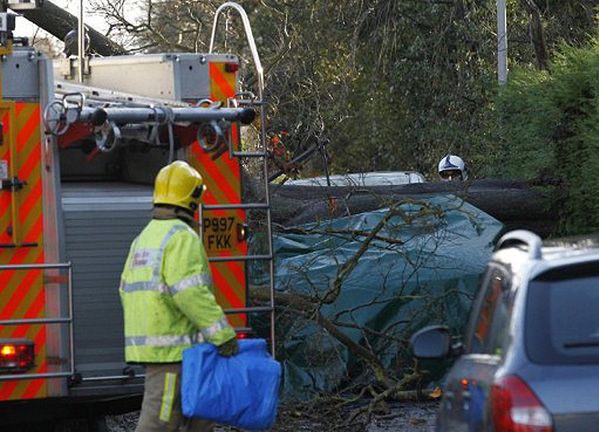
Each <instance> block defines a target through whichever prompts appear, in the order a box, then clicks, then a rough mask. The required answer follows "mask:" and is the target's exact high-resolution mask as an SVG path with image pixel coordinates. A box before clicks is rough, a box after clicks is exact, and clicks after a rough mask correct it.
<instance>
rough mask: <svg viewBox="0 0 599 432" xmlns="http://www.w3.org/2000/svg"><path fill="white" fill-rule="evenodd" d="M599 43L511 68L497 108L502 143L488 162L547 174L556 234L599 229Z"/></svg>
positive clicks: (502, 169) (528, 174)
mask: <svg viewBox="0 0 599 432" xmlns="http://www.w3.org/2000/svg"><path fill="white" fill-rule="evenodd" d="M598 93H599V42H598V41H594V42H593V43H592V44H591V45H589V46H587V47H584V48H575V47H571V46H563V47H561V49H560V50H559V53H558V54H557V55H556V56H555V57H554V59H553V61H552V65H551V71H550V72H546V71H538V70H534V69H531V68H522V69H517V70H515V71H513V72H512V73H511V75H510V81H509V84H508V85H507V86H506V87H505V88H503V89H501V90H500V92H499V95H498V98H497V104H496V112H497V114H498V118H499V122H498V126H499V136H500V137H501V146H500V147H501V148H500V151H499V152H497V155H496V158H497V160H496V161H494V163H493V166H494V169H495V170H496V171H497V174H501V175H504V176H506V177H525V178H529V179H532V178H538V177H545V178H547V177H549V178H555V179H558V180H560V181H561V183H560V185H559V187H557V188H552V189H551V194H552V202H553V204H554V205H556V207H557V208H558V209H559V212H560V216H561V217H560V225H559V229H558V231H559V232H558V233H557V234H580V233H590V232H594V231H598V230H599V109H598V108H599V102H598V100H597V94H598Z"/></svg>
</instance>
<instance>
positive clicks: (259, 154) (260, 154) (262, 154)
mask: <svg viewBox="0 0 599 432" xmlns="http://www.w3.org/2000/svg"><path fill="white" fill-rule="evenodd" d="M233 156H237V157H248V158H252V157H255V158H260V157H262V158H263V157H268V153H267V152H259V151H255V152H242V151H234V152H233Z"/></svg>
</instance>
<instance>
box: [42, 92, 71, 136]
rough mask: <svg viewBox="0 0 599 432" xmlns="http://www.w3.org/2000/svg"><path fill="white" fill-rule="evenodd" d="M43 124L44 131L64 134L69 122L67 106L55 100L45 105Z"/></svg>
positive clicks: (55, 134) (56, 134) (59, 134)
mask: <svg viewBox="0 0 599 432" xmlns="http://www.w3.org/2000/svg"><path fill="white" fill-rule="evenodd" d="M44 126H45V128H46V132H48V133H50V134H52V135H54V136H61V135H64V134H65V133H66V132H67V131H68V130H69V126H71V125H70V123H69V121H68V118H67V107H66V106H65V105H64V104H63V102H62V101H59V100H55V101H52V102H50V103H49V104H48V105H46V108H45V109H44Z"/></svg>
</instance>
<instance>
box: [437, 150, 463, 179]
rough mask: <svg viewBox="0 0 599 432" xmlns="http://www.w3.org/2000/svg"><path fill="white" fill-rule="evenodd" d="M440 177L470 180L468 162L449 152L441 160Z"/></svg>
mask: <svg viewBox="0 0 599 432" xmlns="http://www.w3.org/2000/svg"><path fill="white" fill-rule="evenodd" d="M439 177H440V179H441V181H456V180H457V181H464V180H468V172H467V170H466V164H464V161H463V160H462V158H461V157H459V156H455V155H451V154H448V155H447V156H444V157H443V159H441V160H440V161H439Z"/></svg>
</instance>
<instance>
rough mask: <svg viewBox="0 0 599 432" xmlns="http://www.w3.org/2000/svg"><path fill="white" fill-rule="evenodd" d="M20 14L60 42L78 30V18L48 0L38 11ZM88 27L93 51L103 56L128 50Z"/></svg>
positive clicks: (22, 11) (31, 10)
mask: <svg viewBox="0 0 599 432" xmlns="http://www.w3.org/2000/svg"><path fill="white" fill-rule="evenodd" d="M19 13H20V14H21V15H23V16H24V17H25V18H27V20H29V21H31V22H32V23H33V24H36V25H38V26H39V27H41V28H43V29H44V30H46V31H47V32H48V33H50V34H51V35H53V36H55V37H57V38H58V39H60V40H64V38H65V36H66V35H67V33H68V32H70V31H71V30H76V29H77V22H78V20H77V18H76V17H75V16H74V15H71V14H70V13H69V12H67V11H65V10H63V9H61V8H60V7H58V6H56V5H55V4H54V3H52V2H50V1H48V0H45V1H44V3H43V5H42V6H41V7H40V8H38V9H30V10H21V11H19ZM86 27H87V31H88V34H89V43H90V50H91V51H93V52H95V53H97V54H100V55H102V56H110V55H118V54H125V53H126V50H125V49H124V48H123V47H122V46H120V45H119V44H116V43H114V42H113V41H111V40H110V39H109V38H107V37H106V36H104V35H103V34H102V33H100V32H98V31H97V30H94V29H93V28H91V27H89V26H86Z"/></svg>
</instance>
